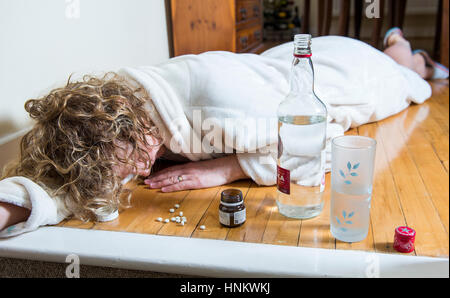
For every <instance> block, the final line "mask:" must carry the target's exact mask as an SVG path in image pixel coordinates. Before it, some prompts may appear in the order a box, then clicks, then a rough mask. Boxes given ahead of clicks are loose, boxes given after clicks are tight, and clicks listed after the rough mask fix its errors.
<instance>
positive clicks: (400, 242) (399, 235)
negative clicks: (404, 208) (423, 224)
mask: <svg viewBox="0 0 450 298" xmlns="http://www.w3.org/2000/svg"><path fill="white" fill-rule="evenodd" d="M415 240H416V231H414V229H412V228H410V227H398V228H396V229H395V236H394V249H395V250H396V251H398V252H403V253H410V252H412V251H414V241H415Z"/></svg>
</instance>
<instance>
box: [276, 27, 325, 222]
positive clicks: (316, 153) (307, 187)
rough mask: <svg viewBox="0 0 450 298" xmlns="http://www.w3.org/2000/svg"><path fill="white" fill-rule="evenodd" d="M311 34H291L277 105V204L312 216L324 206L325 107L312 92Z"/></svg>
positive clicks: (289, 211)
mask: <svg viewBox="0 0 450 298" xmlns="http://www.w3.org/2000/svg"><path fill="white" fill-rule="evenodd" d="M311 56H312V54H311V35H309V34H297V35H295V38H294V60H293V63H292V70H291V79H290V92H289V94H288V95H287V97H286V99H285V100H284V101H282V102H281V103H280V105H279V106H278V111H277V113H278V160H277V188H278V197H277V205H278V210H279V212H280V213H281V214H283V215H284V216H287V217H292V218H302V219H304V218H311V217H314V216H317V215H319V214H320V212H321V211H322V209H323V191H324V188H325V161H326V155H325V146H326V127H327V109H326V107H325V105H324V103H323V102H322V101H321V100H320V99H319V98H318V97H317V96H316V94H315V93H314V68H313V64H312V61H311Z"/></svg>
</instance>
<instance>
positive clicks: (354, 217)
mask: <svg viewBox="0 0 450 298" xmlns="http://www.w3.org/2000/svg"><path fill="white" fill-rule="evenodd" d="M376 144H377V142H376V141H375V140H374V139H372V138H368V137H362V136H341V137H337V138H334V139H333V140H332V153H331V154H332V158H331V217H330V228H331V234H332V235H333V236H334V237H335V238H336V239H338V240H341V241H344V242H358V241H361V240H364V239H365V238H366V237H367V233H368V231H369V220H370V201H371V198H372V180H373V168H374V162H375V151H376Z"/></svg>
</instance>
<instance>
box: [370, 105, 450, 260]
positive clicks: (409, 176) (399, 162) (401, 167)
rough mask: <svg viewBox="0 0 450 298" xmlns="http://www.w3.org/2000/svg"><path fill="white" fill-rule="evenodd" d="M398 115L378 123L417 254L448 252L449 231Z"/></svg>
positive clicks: (435, 254) (444, 253) (441, 253)
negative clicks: (411, 150) (437, 208)
mask: <svg viewBox="0 0 450 298" xmlns="http://www.w3.org/2000/svg"><path fill="white" fill-rule="evenodd" d="M403 113H404V112H403ZM401 115H402V114H400V115H399V116H397V117H391V118H388V119H386V120H383V121H381V122H380V124H379V127H380V128H381V129H380V131H381V135H382V137H383V140H384V145H385V150H386V154H387V156H388V158H389V162H390V168H391V172H392V173H393V177H394V181H395V185H396V189H397V191H398V195H399V198H400V202H401V206H402V209H403V212H404V215H405V219H406V223H407V224H408V225H409V226H411V227H412V228H414V229H415V230H416V231H417V237H416V253H417V254H418V255H426V256H448V240H449V239H448V234H447V233H446V231H445V228H444V226H443V225H442V222H441V220H440V218H439V215H438V214H437V212H436V210H435V207H434V205H433V202H432V200H431V198H430V195H429V194H428V191H427V189H426V187H425V185H424V184H423V181H422V178H421V176H420V173H419V171H418V169H417V167H416V165H415V163H414V161H413V159H412V156H411V154H410V152H409V151H408V148H407V146H406V142H405V140H404V138H403V135H402V133H401V132H400V129H399V127H398V125H397V123H398V121H401V120H402V118H401ZM393 228H395V227H393Z"/></svg>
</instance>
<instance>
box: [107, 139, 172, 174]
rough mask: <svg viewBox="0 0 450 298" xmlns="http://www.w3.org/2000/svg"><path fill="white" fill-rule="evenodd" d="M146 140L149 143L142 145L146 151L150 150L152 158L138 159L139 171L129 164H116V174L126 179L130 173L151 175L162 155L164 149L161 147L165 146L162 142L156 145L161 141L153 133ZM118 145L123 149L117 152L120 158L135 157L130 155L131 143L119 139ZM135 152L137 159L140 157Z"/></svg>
mask: <svg viewBox="0 0 450 298" xmlns="http://www.w3.org/2000/svg"><path fill="white" fill-rule="evenodd" d="M146 140H147V143H148V145H142V147H143V149H144V150H145V151H147V152H148V154H149V157H150V160H147V161H138V162H137V163H136V166H137V172H136V171H135V170H134V169H133V167H132V166H130V165H127V164H121V165H118V166H114V168H113V169H114V172H115V174H116V175H117V176H119V177H120V178H121V179H124V178H125V177H127V176H128V175H130V174H133V175H139V176H143V177H147V176H149V175H150V171H151V167H152V165H153V164H154V163H155V161H156V159H157V158H158V157H160V156H161V155H162V153H163V150H161V149H162V148H164V146H163V145H162V144H160V145H156V144H159V141H158V139H156V138H155V137H153V136H151V135H148V136H146ZM117 145H118V146H119V147H120V148H121V150H118V152H117V155H118V157H119V158H121V159H126V158H133V157H129V156H130V154H131V152H132V149H133V147H132V145H131V144H129V143H125V142H121V141H117ZM155 145H156V146H155ZM134 154H135V157H134V158H135V160H137V159H138V157H137V152H135V153H134Z"/></svg>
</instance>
